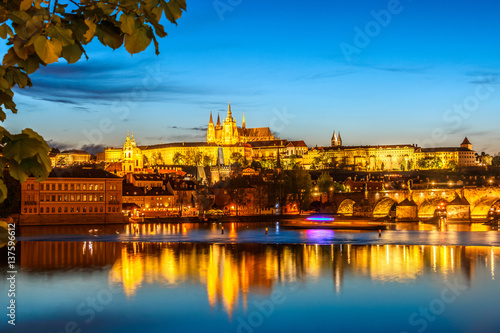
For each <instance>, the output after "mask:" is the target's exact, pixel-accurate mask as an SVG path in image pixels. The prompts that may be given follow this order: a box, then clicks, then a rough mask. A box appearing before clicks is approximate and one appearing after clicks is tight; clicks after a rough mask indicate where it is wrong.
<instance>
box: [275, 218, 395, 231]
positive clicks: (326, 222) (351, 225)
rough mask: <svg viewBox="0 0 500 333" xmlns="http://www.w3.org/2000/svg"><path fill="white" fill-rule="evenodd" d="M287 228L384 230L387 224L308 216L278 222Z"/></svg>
mask: <svg viewBox="0 0 500 333" xmlns="http://www.w3.org/2000/svg"><path fill="white" fill-rule="evenodd" d="M280 227H282V228H288V229H329V230H368V231H369V230H373V231H376V230H386V229H387V225H385V224H381V223H377V222H356V221H335V218H334V217H327V216H310V217H307V218H305V219H303V220H301V221H290V222H285V223H280Z"/></svg>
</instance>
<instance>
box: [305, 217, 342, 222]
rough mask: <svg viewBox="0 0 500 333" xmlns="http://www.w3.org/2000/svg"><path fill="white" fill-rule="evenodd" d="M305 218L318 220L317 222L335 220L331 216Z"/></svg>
mask: <svg viewBox="0 0 500 333" xmlns="http://www.w3.org/2000/svg"><path fill="white" fill-rule="evenodd" d="M306 220H308V221H318V222H322V221H323V222H324V221H335V219H334V218H333V217H308V218H307V219H306Z"/></svg>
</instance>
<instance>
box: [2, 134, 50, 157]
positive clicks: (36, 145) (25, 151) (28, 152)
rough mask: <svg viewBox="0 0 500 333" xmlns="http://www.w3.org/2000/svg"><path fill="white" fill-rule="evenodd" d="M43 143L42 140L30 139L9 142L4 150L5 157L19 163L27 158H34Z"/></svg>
mask: <svg viewBox="0 0 500 333" xmlns="http://www.w3.org/2000/svg"><path fill="white" fill-rule="evenodd" d="M41 146H42V143H41V142H40V140H38V139H35V138H30V137H25V138H20V139H17V140H15V141H10V142H7V144H6V145H5V147H4V149H3V156H4V157H5V158H7V159H9V160H14V161H16V162H18V163H21V161H22V160H23V159H25V158H29V157H33V156H35V155H36V154H37V153H38V149H40V148H41Z"/></svg>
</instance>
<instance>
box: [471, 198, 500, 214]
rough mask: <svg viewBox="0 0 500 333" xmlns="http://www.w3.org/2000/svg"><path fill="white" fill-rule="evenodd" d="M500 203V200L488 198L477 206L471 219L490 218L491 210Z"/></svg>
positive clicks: (483, 199) (480, 201)
mask: <svg viewBox="0 0 500 333" xmlns="http://www.w3.org/2000/svg"><path fill="white" fill-rule="evenodd" d="M498 203H500V198H493V197H486V198H482V199H481V200H479V202H477V203H476V206H475V207H474V208H473V209H472V212H471V218H473V219H485V218H487V217H488V213H489V212H490V209H492V208H493V207H495V206H496V205H497V204H498Z"/></svg>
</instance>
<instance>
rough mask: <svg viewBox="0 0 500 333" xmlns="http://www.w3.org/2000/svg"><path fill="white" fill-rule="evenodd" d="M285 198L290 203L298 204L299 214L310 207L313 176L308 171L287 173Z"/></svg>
mask: <svg viewBox="0 0 500 333" xmlns="http://www.w3.org/2000/svg"><path fill="white" fill-rule="evenodd" d="M285 185H286V186H285V198H286V201H287V202H289V203H296V204H297V206H298V208H299V214H302V210H306V209H308V208H309V207H308V206H309V201H310V199H311V189H312V181H311V175H310V174H309V172H307V171H306V170H302V169H298V170H292V171H289V172H287V175H286V179H285Z"/></svg>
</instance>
